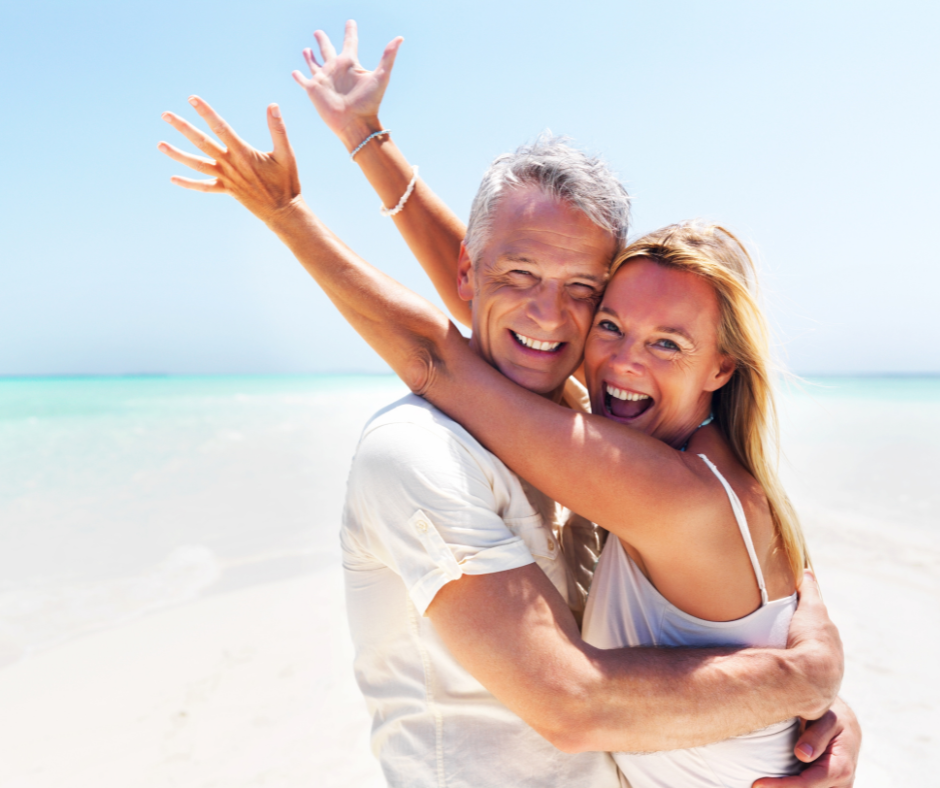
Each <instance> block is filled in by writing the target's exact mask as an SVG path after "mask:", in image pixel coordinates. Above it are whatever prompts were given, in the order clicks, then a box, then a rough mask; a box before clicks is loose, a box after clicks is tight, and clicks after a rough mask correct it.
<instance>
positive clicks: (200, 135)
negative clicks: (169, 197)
mask: <svg viewBox="0 0 940 788" xmlns="http://www.w3.org/2000/svg"><path fill="white" fill-rule="evenodd" d="M189 103H190V104H192V106H193V107H194V108H195V110H196V112H198V113H199V115H200V116H201V117H202V119H203V120H205V121H206V123H207V124H208V125H209V129H210V130H211V131H212V133H213V134H215V136H216V137H218V139H219V140H220V141H221V142H222V144H221V145H220V144H219V143H218V142H216V140H214V139H213V138H212V137H210V136H209V135H208V134H206V133H205V132H203V131H200V130H199V129H197V128H196V127H195V126H193V125H192V124H190V123H189V122H188V121H186V120H184V119H183V118H181V117H180V116H179V115H175V114H174V113H172V112H164V113H163V119H164V120H165V121H166V122H167V123H169V124H170V125H171V126H173V128H175V129H176V130H177V131H179V132H180V133H181V134H182V135H183V136H184V137H186V139H188V140H189V141H190V142H192V143H193V145H195V146H196V147H197V148H198V149H199V150H200V151H202V152H203V153H204V154H206V156H207V157H208V158H205V157H203V156H195V155H193V154H191V153H186V152H185V151H181V150H179V149H178V148H175V147H174V146H172V145H170V144H169V143H166V142H161V143H160V144H159V145H158V146H157V147H158V149H159V150H160V151H161V152H162V153H165V154H166V155H167V156H169V157H170V158H171V159H173V160H174V161H178V162H179V163H180V164H185V165H186V166H187V167H189V168H191V169H193V170H195V171H196V172H198V173H200V174H201V175H207V176H209V178H208V179H207V180H196V179H193V178H181V177H180V176H178V175H176V176H173V178H172V179H171V182H172V183H175V184H176V185H177V186H181V187H183V188H184V189H193V190H194V191H202V192H219V193H222V194H230V195H232V197H234V198H235V199H236V200H238V201H239V202H240V203H241V204H242V205H244V206H245V207H246V208H247V209H248V210H249V211H251V212H252V213H253V214H254V215H255V216H257V217H258V218H259V219H261V220H262V221H263V222H265V223H267V222H269V221H270V220H271V219H273V218H274V217H275V216H277V215H278V214H280V213H282V212H284V211H285V210H286V209H289V208H291V207H292V206H293V205H294V204H295V203H296V201H297V200H299V199H300V178H299V177H298V175H297V162H296V160H295V159H294V151H293V150H292V149H291V146H290V142H289V141H288V139H287V129H286V128H285V126H284V120H283V119H282V118H281V112H280V109H279V108H278V106H277V104H271V105H270V106H269V107H268V128H269V129H270V131H271V139H272V141H273V142H274V150H273V151H271V152H270V153H262V152H261V151H259V150H256V149H255V148H253V147H251V145H249V144H248V143H247V142H245V141H244V140H242V139H241V138H240V137H239V136H238V135H237V134H236V133H235V131H234V130H233V129H232V127H231V126H229V125H228V123H226V122H225V121H224V120H223V119H222V117H220V116H219V115H218V113H216V111H215V110H214V109H212V107H210V106H209V105H208V104H207V103H206V102H205V101H203V100H202V99H201V98H199V97H198V96H192V97H190V99H189Z"/></svg>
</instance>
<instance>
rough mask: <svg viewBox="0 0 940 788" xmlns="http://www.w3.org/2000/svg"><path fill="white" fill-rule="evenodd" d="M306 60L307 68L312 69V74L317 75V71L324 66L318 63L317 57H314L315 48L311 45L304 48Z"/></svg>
mask: <svg viewBox="0 0 940 788" xmlns="http://www.w3.org/2000/svg"><path fill="white" fill-rule="evenodd" d="M304 60H306V61H307V68H309V69H310V76H316V73H317V72H318V71H319V70H320V69H321V68H323V66H321V65H320V64H319V63H317V59H316V57H314V54H313V50H312V49H311V48H310V47H307V48H306V49H305V50H304Z"/></svg>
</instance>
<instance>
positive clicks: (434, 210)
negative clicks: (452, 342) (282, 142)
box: [340, 119, 470, 326]
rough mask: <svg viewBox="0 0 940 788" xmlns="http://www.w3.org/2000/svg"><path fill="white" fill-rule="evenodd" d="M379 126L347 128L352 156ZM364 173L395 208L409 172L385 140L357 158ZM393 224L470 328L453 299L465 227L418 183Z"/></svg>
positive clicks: (465, 309) (466, 311)
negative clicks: (357, 147)
mask: <svg viewBox="0 0 940 788" xmlns="http://www.w3.org/2000/svg"><path fill="white" fill-rule="evenodd" d="M380 128H381V124H380V123H379V122H378V120H377V119H376V120H375V121H374V122H369V121H365V120H359V121H356V122H355V123H353V124H350V126H349V127H347V128H346V129H345V130H344V131H343V133H342V134H341V135H340V139H341V141H342V142H343V144H344V145H345V146H346V149H347V150H349V151H352V150H353V149H355V148H356V146H358V145H359V143H361V142H362V141H363V140H364V139H366V137H368V136H369V135H370V134H371V133H373V132H375V131H378V130H380ZM355 161H356V163H357V164H358V165H359V166H360V167H361V168H362V171H363V173H364V174H365V176H366V178H367V179H368V181H369V183H370V184H371V185H372V188H373V189H375V192H376V194H378V196H379V199H380V200H381V201H382V204H383V205H385V206H386V207H387V208H393V207H395V205H397V204H398V201H399V200H400V199H401V197H402V195H403V194H404V193H405V190H406V189H407V188H408V184H409V182H410V181H411V178H412V175H413V172H412V168H411V165H410V164H409V163H408V161H407V159H405V157H404V155H403V154H402V152H401V151H400V150H399V149H398V147H397V146H396V145H395V143H394V142H392V140H391V139H390V138H389V136H388V135H384V136H381V137H376V138H375V139H373V140H372V141H370V142H369V143H368V144H367V145H366V146H365V147H364V148H362V149H361V150H360V151H359V152H358V153H357V154H356V159H355ZM393 220H394V222H395V226H396V227H397V228H398V231H399V232H400V233H401V235H402V238H404V239H405V242H406V243H407V244H408V247H409V248H410V249H411V251H412V253H413V254H414V256H415V257H416V258H417V259H418V262H420V263H421V267H422V268H424V270H425V272H426V273H427V274H428V276H429V277H430V279H431V282H432V283H433V284H434V287H435V289H436V290H437V292H438V294H439V295H440V296H441V299H442V300H443V301H444V304H445V305H446V306H447V309H448V311H450V313H451V315H452V316H453V317H454V319H455V320H458V321H459V322H461V323H463V324H464V325H467V326H469V325H470V305H469V304H468V303H467V302H465V301H462V300H461V299H460V298H459V297H458V295H457V258H458V257H459V255H460V244H461V242H462V241H463V238H464V235H465V233H466V229H467V228H466V225H464V223H463V222H461V221H460V219H458V218H457V216H456V215H455V214H454V212H453V211H451V210H450V208H448V207H447V206H446V205H445V204H444V202H443V201H442V200H441V199H440V198H439V197H438V196H437V195H436V194H435V193H434V192H433V191H431V189H430V188H429V187H428V186H427V185H426V184H425V183H424V182H423V181H421V180H418V182H417V183H416V184H415V189H414V192H413V193H412V195H411V197H409V198H408V202H407V204H406V207H405V208H404V209H403V210H402V211H400V212H399V213H397V214H396V215H395V216H394V217H393Z"/></svg>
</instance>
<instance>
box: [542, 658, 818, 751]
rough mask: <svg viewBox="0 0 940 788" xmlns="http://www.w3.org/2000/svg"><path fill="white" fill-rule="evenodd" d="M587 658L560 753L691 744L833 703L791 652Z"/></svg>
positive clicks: (739, 732) (649, 749) (753, 728)
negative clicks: (578, 711)
mask: <svg viewBox="0 0 940 788" xmlns="http://www.w3.org/2000/svg"><path fill="white" fill-rule="evenodd" d="M588 653H589V657H590V662H591V668H590V669H589V672H588V673H587V674H586V675H585V676H584V677H583V678H584V685H583V686H584V689H585V690H586V691H585V693H584V696H583V697H584V708H583V709H582V713H583V715H584V718H583V720H582V722H581V723H580V724H577V725H575V724H572V725H571V726H570V728H569V730H570V733H571V736H572V740H571V741H570V742H564V741H563V742H560V743H559V742H556V745H557V746H561V747H562V749H566V750H573V751H585V750H610V751H617V750H629V751H653V750H664V749H678V748H684V747H693V746H697V745H702V744H708V743H710V742H714V741H718V740H721V739H726V738H729V737H732V736H739V735H741V734H744V733H748V732H749V731H753V730H757V729H759V728H763V727H766V726H767V725H771V724H773V723H775V722H779V721H781V720H785V719H788V718H790V717H797V716H814V715H815V714H816V713H817V712H818V709H819V708H820V707H821V706H822V707H823V708H824V707H825V706H824V705H822V704H826V703H828V702H829V701H830V700H831V699H830V698H827V693H826V691H825V689H824V688H821V687H819V686H817V683H816V682H814V681H813V678H812V676H810V675H809V672H808V671H807V670H806V669H805V667H804V666H803V662H805V661H806V660H807V659H810V657H808V656H806V655H804V654H802V653H798V652H795V651H794V650H793V649H790V650H786V649H746V650H743V651H742V650H739V651H732V650H717V649H655V648H633V649H618V650H610V651H601V650H594V653H593V655H591V654H590V652H588ZM834 691H835V690H834V689H833V690H832V692H833V694H834ZM578 716H580V715H578ZM572 722H574V721H572Z"/></svg>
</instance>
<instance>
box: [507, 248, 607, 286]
mask: <svg viewBox="0 0 940 788" xmlns="http://www.w3.org/2000/svg"><path fill="white" fill-rule="evenodd" d="M497 260H498V261H499V262H501V263H528V264H529V265H538V264H539V262H538V260H533V259H532V258H531V257H526V256H525V255H524V254H514V253H512V252H509V253H508V254H502V255H500V256H499V257H498V258H497ZM574 276H575V277H576V278H577V279H587V280H588V281H589V282H594V283H595V284H603V283H604V282H605V281H606V279H607V276H606V275H605V276H597V275H596V274H586V273H577V274H574Z"/></svg>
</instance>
